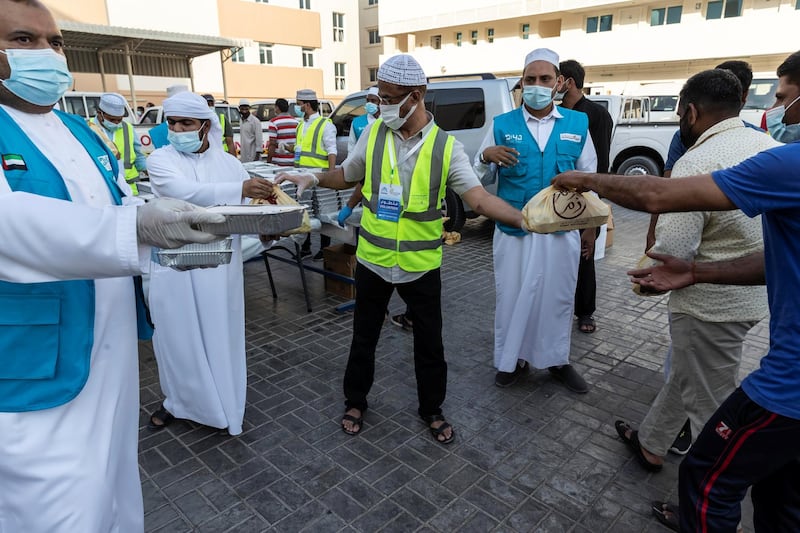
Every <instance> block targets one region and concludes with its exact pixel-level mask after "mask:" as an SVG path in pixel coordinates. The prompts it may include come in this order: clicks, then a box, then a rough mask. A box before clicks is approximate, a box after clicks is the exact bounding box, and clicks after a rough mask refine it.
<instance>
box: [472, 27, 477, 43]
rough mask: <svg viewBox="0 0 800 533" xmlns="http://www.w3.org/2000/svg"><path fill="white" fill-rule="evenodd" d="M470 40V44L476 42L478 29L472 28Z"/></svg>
mask: <svg viewBox="0 0 800 533" xmlns="http://www.w3.org/2000/svg"><path fill="white" fill-rule="evenodd" d="M470 42H471V43H472V44H478V30H472V32H471V33H470Z"/></svg>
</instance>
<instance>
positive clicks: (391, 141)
mask: <svg viewBox="0 0 800 533" xmlns="http://www.w3.org/2000/svg"><path fill="white" fill-rule="evenodd" d="M431 130H433V128H431V129H430V130H428V132H427V133H426V134H425V135H423V136H422V139H420V140H419V142H417V144H415V145H414V146H413V147H412V148H411V149H410V150H409V151H408V152H406V155H404V156H403V157H402V158H400V160H399V161H396V162H395V149H394V133H391V134H389V136H388V141H389V145H390V146H389V166H390V167H391V169H392V177H394V175H395V172H396V171H397V168H398V167H399V166H400V165H402V164H403V163H405V162H406V161H408V158H410V157H411V156H412V155H414V154H415V153H417V150H419V149H420V148H422V145H423V144H425V139H427V138H428V135H429V134H430V132H431ZM398 180H399V177H398Z"/></svg>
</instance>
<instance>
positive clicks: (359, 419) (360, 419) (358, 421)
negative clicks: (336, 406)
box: [342, 411, 364, 436]
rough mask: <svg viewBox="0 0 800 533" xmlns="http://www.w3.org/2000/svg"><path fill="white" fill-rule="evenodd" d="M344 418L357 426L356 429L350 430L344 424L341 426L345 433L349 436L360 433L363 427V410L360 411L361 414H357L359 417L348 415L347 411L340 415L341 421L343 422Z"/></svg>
mask: <svg viewBox="0 0 800 533" xmlns="http://www.w3.org/2000/svg"><path fill="white" fill-rule="evenodd" d="M345 420H346V421H348V422H352V423H353V425H356V426H358V429H357V430H356V431H351V430H349V429H347V428H345V427H344V426H342V431H344V432H345V433H347V434H348V435H350V436H355V435H358V434H359V433H361V430H362V429H364V412H363V411H362V412H361V416H359V417H355V416H353V415H348V414H347V413H345V414H344V415H342V422H344V421H345Z"/></svg>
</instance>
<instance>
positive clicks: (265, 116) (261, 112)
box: [250, 98, 334, 131]
mask: <svg viewBox="0 0 800 533" xmlns="http://www.w3.org/2000/svg"><path fill="white" fill-rule="evenodd" d="M275 100H276V99H275V98H265V99H263V100H254V101H253V102H251V103H250V108H251V113H253V115H255V117H256V118H257V119H258V120H260V121H261V123H262V124H264V131H266V123H267V122H269V121H270V120H272V117H274V116H275ZM286 100H287V101H288V102H289V112H290V113H291V110H292V107H291V106H293V105H294V104H295V100H294V98H287V99H286ZM333 107H334V106H333V102H331V101H330V100H324V99H323V100H320V101H319V112H320V114H321V115H322V116H323V117H329V116H330V115H331V113H332V112H333Z"/></svg>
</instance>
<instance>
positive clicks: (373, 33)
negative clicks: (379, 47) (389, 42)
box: [367, 28, 381, 44]
mask: <svg viewBox="0 0 800 533" xmlns="http://www.w3.org/2000/svg"><path fill="white" fill-rule="evenodd" d="M367 34H368V35H369V44H380V42H381V35H380V34H379V33H378V29H377V28H375V29H372V30H367Z"/></svg>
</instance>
